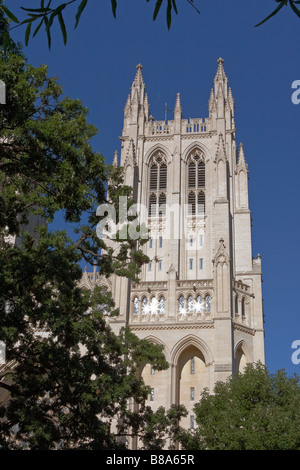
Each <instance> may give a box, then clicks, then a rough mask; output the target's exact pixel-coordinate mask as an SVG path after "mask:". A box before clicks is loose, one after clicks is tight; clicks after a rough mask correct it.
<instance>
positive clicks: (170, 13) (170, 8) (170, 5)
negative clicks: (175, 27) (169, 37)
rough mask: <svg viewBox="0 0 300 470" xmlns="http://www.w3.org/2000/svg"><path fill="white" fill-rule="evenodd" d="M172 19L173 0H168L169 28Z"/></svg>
mask: <svg viewBox="0 0 300 470" xmlns="http://www.w3.org/2000/svg"><path fill="white" fill-rule="evenodd" d="M171 21H172V3H171V0H168V6H167V25H168V29H170V27H171Z"/></svg>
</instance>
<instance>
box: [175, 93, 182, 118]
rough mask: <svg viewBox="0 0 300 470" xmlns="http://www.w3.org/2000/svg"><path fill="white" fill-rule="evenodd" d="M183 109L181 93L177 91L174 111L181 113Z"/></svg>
mask: <svg viewBox="0 0 300 470" xmlns="http://www.w3.org/2000/svg"><path fill="white" fill-rule="evenodd" d="M181 111H182V107H181V100H180V93H177V96H176V104H175V109H174V113H176V112H180V113H181Z"/></svg>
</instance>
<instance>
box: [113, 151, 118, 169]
mask: <svg viewBox="0 0 300 470" xmlns="http://www.w3.org/2000/svg"><path fill="white" fill-rule="evenodd" d="M118 160H119V158H118V151H117V150H115V154H114V159H113V166H115V167H117V166H118V165H119V163H118Z"/></svg>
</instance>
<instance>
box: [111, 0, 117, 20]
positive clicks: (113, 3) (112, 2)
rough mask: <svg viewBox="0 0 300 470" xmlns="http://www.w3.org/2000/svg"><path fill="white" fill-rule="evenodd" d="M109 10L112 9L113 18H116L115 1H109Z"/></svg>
mask: <svg viewBox="0 0 300 470" xmlns="http://www.w3.org/2000/svg"><path fill="white" fill-rule="evenodd" d="M111 8H112V12H113V15H114V18H116V10H117V0H111Z"/></svg>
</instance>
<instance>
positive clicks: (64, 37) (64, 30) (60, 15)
mask: <svg viewBox="0 0 300 470" xmlns="http://www.w3.org/2000/svg"><path fill="white" fill-rule="evenodd" d="M58 21H59V24H60V29H61V32H62V35H63V40H64V44H65V45H66V44H67V30H66V25H65V22H64V18H63V15H62V12H61V11H60V12H59V13H58Z"/></svg>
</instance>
